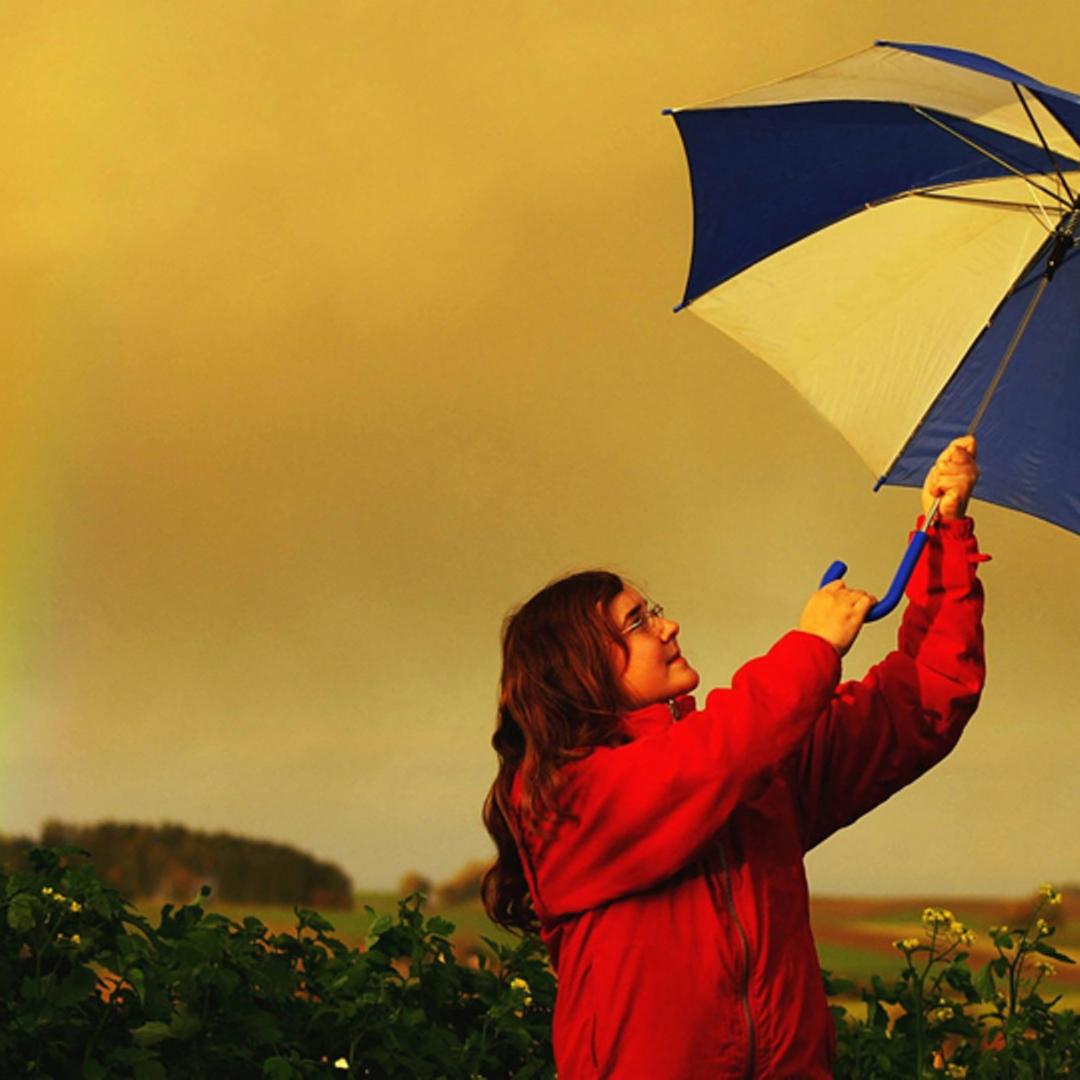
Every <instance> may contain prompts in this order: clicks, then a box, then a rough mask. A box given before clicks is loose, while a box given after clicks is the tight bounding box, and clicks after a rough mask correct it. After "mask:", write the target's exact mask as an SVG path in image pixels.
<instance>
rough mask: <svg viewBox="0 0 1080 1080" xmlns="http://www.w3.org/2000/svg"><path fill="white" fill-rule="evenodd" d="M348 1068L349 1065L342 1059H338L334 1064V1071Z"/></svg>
mask: <svg viewBox="0 0 1080 1080" xmlns="http://www.w3.org/2000/svg"><path fill="white" fill-rule="evenodd" d="M348 1067H349V1063H348V1062H347V1061H346V1060H345V1059H344V1058H338V1059H337V1061H335V1062H334V1068H335V1069H347V1068H348Z"/></svg>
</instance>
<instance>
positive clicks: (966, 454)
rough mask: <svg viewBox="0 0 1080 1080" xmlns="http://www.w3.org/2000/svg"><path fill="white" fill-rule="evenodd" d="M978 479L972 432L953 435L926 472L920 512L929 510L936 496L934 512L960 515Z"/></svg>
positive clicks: (943, 514) (944, 516)
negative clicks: (954, 436)
mask: <svg viewBox="0 0 1080 1080" xmlns="http://www.w3.org/2000/svg"><path fill="white" fill-rule="evenodd" d="M978 479H979V466H978V465H976V464H975V436H974V435H964V436H963V437H962V438H959V439H953V441H952V442H951V443H949V445H948V446H946V447H945V449H944V450H942V452H941V454H940V455H939V456H938V459H937V461H935V462H934V464H933V466H932V467H931V469H930V471H929V472H928V473H927V474H926V482H925V483H924V484H923V489H922V505H923V513H924V514H929V513H930V507H931V506H932V505H933V503H934V500H935V499H938V498H940V499H941V504H940V506H939V507H938V514H939V515H940V516H941V517H943V518H962V517H964V516H965V515H966V514H967V504H968V499H970V498H971V493H972V491H973V490H974V489H975V484H976V483H977V482H978Z"/></svg>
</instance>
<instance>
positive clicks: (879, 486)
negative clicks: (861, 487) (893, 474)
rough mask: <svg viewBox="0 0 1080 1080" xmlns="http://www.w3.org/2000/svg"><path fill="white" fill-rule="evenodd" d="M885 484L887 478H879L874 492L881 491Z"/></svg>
mask: <svg viewBox="0 0 1080 1080" xmlns="http://www.w3.org/2000/svg"><path fill="white" fill-rule="evenodd" d="M884 483H885V477H884V476H879V477H878V478H877V483H876V484H875V485H874V490H875V491H880V490H881V485H882V484H884Z"/></svg>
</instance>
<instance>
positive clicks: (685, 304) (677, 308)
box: [671, 300, 690, 315]
mask: <svg viewBox="0 0 1080 1080" xmlns="http://www.w3.org/2000/svg"><path fill="white" fill-rule="evenodd" d="M689 306H690V305H689V301H687V300H684V301H683V302H682V303H681V304H676V305H675V306H674V307H673V308H672V309H671V311H672V314H674V315H678V314H679V312H680V311H682V309H683V308H684V307H689Z"/></svg>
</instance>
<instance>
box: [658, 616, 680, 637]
mask: <svg viewBox="0 0 1080 1080" xmlns="http://www.w3.org/2000/svg"><path fill="white" fill-rule="evenodd" d="M678 632H679V624H678V623H677V622H676V621H675V620H674V619H661V620H660V640H661V641H670V640H671V639H672V638H673V637H674V636H675V635H676V634H677V633H678Z"/></svg>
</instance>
